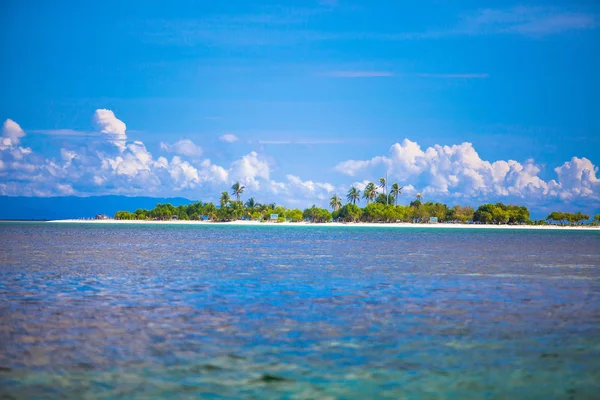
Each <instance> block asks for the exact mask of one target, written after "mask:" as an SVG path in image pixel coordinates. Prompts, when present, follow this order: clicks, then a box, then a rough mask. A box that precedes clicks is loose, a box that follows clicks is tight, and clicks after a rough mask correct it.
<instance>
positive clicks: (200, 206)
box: [115, 178, 600, 225]
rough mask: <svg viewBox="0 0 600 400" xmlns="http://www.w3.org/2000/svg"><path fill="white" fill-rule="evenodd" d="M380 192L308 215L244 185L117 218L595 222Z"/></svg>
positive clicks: (350, 196)
mask: <svg viewBox="0 0 600 400" xmlns="http://www.w3.org/2000/svg"><path fill="white" fill-rule="evenodd" d="M378 186H379V188H382V189H383V191H384V193H379V192H378V191H377V189H378V187H377V186H376V185H375V184H374V183H370V184H368V185H367V186H366V187H365V190H364V191H363V193H362V196H361V191H360V190H358V189H357V188H355V187H352V188H351V189H350V190H349V191H348V193H347V195H346V200H347V203H346V204H342V200H341V198H340V197H339V196H337V195H333V197H332V198H331V200H330V203H329V205H330V208H331V210H332V212H330V211H329V210H327V209H324V208H319V207H317V206H315V205H313V206H312V207H310V208H307V209H305V210H304V211H302V210H299V209H289V208H285V207H282V206H278V205H276V204H273V203H272V204H262V203H258V202H256V201H255V200H254V198H250V199H248V200H247V201H246V202H245V203H244V202H242V200H241V195H242V194H243V193H244V189H245V188H244V186H242V185H240V184H239V183H237V182H236V183H235V184H234V185H233V186H232V188H231V195H232V196H233V197H234V198H235V199H234V198H232V197H231V196H230V194H229V193H228V192H222V193H221V198H220V202H219V205H214V204H213V203H202V202H196V203H192V204H189V205H182V206H178V207H174V206H172V205H171V204H158V205H157V206H156V207H155V208H154V209H152V210H144V209H138V210H136V211H135V212H133V213H131V212H128V211H119V212H117V213H116V214H115V219H122V220H171V219H179V220H200V219H205V220H211V221H233V220H239V219H245V220H254V221H269V220H271V218H272V217H274V216H275V215H276V220H277V222H285V221H291V222H298V221H310V222H329V221H332V220H334V221H340V222H415V223H419V222H429V221H430V218H437V221H438V222H457V223H480V224H538V225H539V224H548V223H554V224H560V225H567V224H568V225H576V224H582V223H584V222H585V221H588V220H589V219H590V217H589V215H587V214H583V213H581V212H577V213H565V212H552V213H550V214H549V215H548V217H547V218H546V220H539V221H532V220H531V219H530V214H529V210H528V209H527V207H524V206H516V205H509V204H503V203H496V204H483V205H481V206H479V207H478V208H477V210H475V209H474V208H473V207H470V206H459V205H456V206H453V207H450V206H448V205H446V204H443V203H438V202H430V201H428V202H423V197H422V196H421V195H420V194H417V195H416V196H415V200H414V201H412V202H411V203H410V204H409V205H407V206H403V205H397V203H398V196H400V195H401V194H402V189H403V188H402V187H400V186H399V185H398V184H397V183H394V184H393V185H392V186H391V190H390V193H389V194H388V193H387V191H386V182H385V178H381V179H380V181H379V185H378ZM361 198H362V199H364V200H365V201H366V203H367V204H366V206H365V207H364V208H361V207H359V206H358V205H357V204H356V203H360V200H361ZM592 223H593V224H600V215H596V216H595V217H594V219H593V221H592Z"/></svg>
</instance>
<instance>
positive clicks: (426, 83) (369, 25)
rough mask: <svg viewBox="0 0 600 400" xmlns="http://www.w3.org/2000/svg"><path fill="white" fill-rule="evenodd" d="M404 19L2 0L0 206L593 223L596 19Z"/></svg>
mask: <svg viewBox="0 0 600 400" xmlns="http://www.w3.org/2000/svg"><path fill="white" fill-rule="evenodd" d="M121 3H126V4H121ZM412 3H414V2H411V3H408V2H392V1H345V0H338V1H334V0H329V1H295V2H294V1H287V2H275V1H252V2H250V1H228V2H207V1H178V2H176V3H173V4H175V5H176V6H169V4H168V3H165V2H152V1H144V2H133V1H131V2H112V1H106V2H87V1H86V2H76V1H63V2H59V3H55V4H50V3H48V2H39V1H8V2H7V3H5V5H4V11H3V13H2V14H1V15H0V32H1V33H0V46H1V47H2V54H3V62H2V63H1V64H0V68H1V70H2V71H1V72H2V73H1V74H0V87H1V88H2V96H0V119H2V121H7V122H6V123H5V125H4V128H3V139H2V140H3V144H2V145H1V146H0V155H1V157H2V158H0V162H1V164H0V193H1V194H5V195H28V196H55V195H65V194H74V195H80V196H87V195H91V194H107V193H122V194H130V195H136V194H139V195H141V194H143V195H155V196H161V197H162V196H170V195H182V196H187V197H189V198H192V199H201V200H212V199H215V198H216V196H217V195H218V193H219V192H220V191H222V190H225V189H226V188H227V187H229V186H230V185H231V183H232V182H233V181H236V180H240V181H242V182H243V183H244V184H245V185H246V186H247V196H251V195H252V196H255V197H257V198H259V199H264V200H265V201H268V200H271V199H273V200H276V201H278V202H281V203H283V204H287V205H290V206H291V205H298V206H306V205H310V204H312V203H318V204H325V203H326V199H327V198H329V197H331V195H332V194H333V193H338V194H344V193H345V191H347V188H349V187H350V186H351V185H353V184H355V185H357V186H359V188H360V187H361V185H364V181H365V180H367V181H368V180H375V179H378V178H379V177H380V176H382V175H384V174H385V173H386V172H387V174H388V178H389V180H390V181H399V182H400V183H401V185H403V186H405V196H404V197H403V199H404V202H408V201H409V199H410V198H411V196H413V195H414V194H415V193H417V192H421V193H423V194H424V195H425V197H426V198H428V199H430V200H441V201H447V202H449V203H463V204H476V203H478V202H481V201H505V202H520V203H524V204H528V205H530V206H532V207H534V208H537V209H539V210H540V212H541V211H544V210H546V209H547V208H563V209H575V208H578V209H585V210H586V211H589V212H594V211H596V210H598V209H599V208H600V181H599V179H598V177H600V173H598V171H597V166H598V165H600V152H599V151H598V148H600V143H599V142H600V134H599V132H600V118H599V117H598V114H599V113H598V110H600V90H599V89H600V82H599V78H598V73H597V71H598V70H600V46H599V44H600V43H599V42H600V35H599V29H598V25H599V23H600V6H599V5H598V3H597V2H594V1H583V2H576V1H568V2H567V1H563V2H535V3H534V2H518V3H509V2H507V1H502V2H485V3H484V2H480V1H465V2H448V1H430V2H427V1H423V2H418V4H412ZM224 135H229V136H226V137H224ZM233 138H235V139H236V140H235V141H233V142H231V139H233ZM224 139H230V140H229V141H228V140H224ZM405 139H406V141H405ZM436 146H437V147H436ZM444 146H446V147H444ZM428 149H429V150H428ZM557 168H558V170H557Z"/></svg>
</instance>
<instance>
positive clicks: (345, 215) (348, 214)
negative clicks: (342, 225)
mask: <svg viewBox="0 0 600 400" xmlns="http://www.w3.org/2000/svg"><path fill="white" fill-rule="evenodd" d="M361 215H362V210H361V209H360V207H358V206H357V205H356V204H352V203H348V204H346V205H344V206H343V207H342V208H340V209H339V211H338V214H337V218H339V219H341V220H342V221H345V222H356V221H358V220H359V219H360V217H361Z"/></svg>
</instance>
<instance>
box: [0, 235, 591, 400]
mask: <svg viewBox="0 0 600 400" xmlns="http://www.w3.org/2000/svg"><path fill="white" fill-rule="evenodd" d="M0 398H6V399H13V398H14V399H32V398H43V399H65V398H76V399H87V398H89V399H96V398H102V399H113V398H153V399H154V398H211V399H217V398H232V399H233V398H249V399H279V398H286V399H383V398H389V399H598V398H600V231H591V232H590V231H586V232H583V231H581V232H580V231H518V230H494V229H489V230H488V229H481V230H479V229H478V230H473V229H472V230H467V229H448V230H446V229H435V230H433V229H418V228H408V229H403V228H369V229H365V228H360V227H359V228H349V227H340V228H334V227H312V226H311V227H280V226H277V227H275V226H267V227H263V226H257V227H245V226H222V225H200V226H198V225H195V226H189V225H142V226H140V225H110V224H78V225H75V224H53V223H0Z"/></svg>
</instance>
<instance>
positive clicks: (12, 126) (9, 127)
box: [0, 119, 25, 150]
mask: <svg viewBox="0 0 600 400" xmlns="http://www.w3.org/2000/svg"><path fill="white" fill-rule="evenodd" d="M23 136H25V132H24V131H23V129H21V126H20V125H19V124H17V123H16V122H15V121H13V120H12V119H7V120H6V121H4V124H3V125H2V141H0V150H4V149H5V148H7V147H11V146H16V145H18V144H19V143H20V142H21V138H22V137H23Z"/></svg>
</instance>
